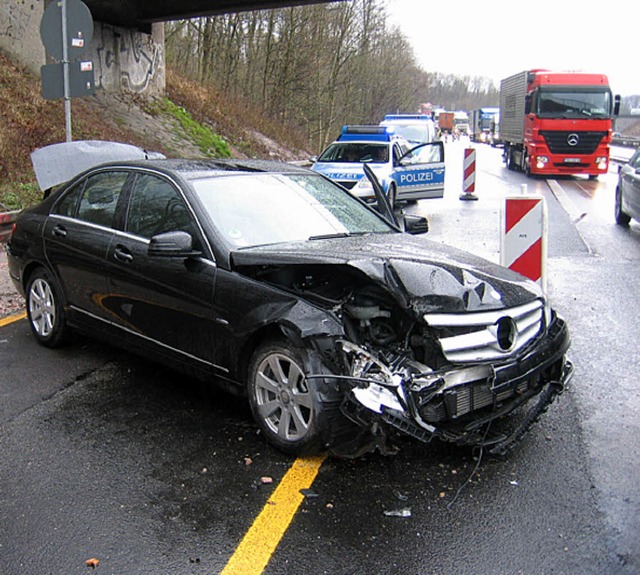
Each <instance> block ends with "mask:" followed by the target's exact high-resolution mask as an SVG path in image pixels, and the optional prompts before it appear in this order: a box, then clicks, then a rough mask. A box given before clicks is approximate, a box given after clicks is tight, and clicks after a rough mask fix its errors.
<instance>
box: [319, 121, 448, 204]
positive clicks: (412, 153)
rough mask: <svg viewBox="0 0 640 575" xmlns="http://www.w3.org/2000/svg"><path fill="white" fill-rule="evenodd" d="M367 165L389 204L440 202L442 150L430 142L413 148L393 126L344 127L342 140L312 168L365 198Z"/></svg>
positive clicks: (369, 190)
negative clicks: (438, 200) (417, 201)
mask: <svg viewBox="0 0 640 575" xmlns="http://www.w3.org/2000/svg"><path fill="white" fill-rule="evenodd" d="M364 164H368V165H369V167H370V168H371V169H372V170H373V172H374V174H375V176H376V177H377V179H378V180H379V182H380V184H381V185H382V188H383V190H384V192H385V194H386V196H387V199H388V201H389V203H390V204H391V206H392V207H393V206H395V204H396V202H400V201H403V202H404V201H416V200H422V199H426V198H441V197H442V196H443V195H444V146H443V144H442V142H431V143H428V144H420V145H418V146H415V147H412V146H411V144H410V143H409V142H408V141H407V140H406V139H405V138H402V137H401V136H398V135H397V134H395V132H394V131H393V129H392V128H391V127H385V126H343V127H342V131H341V133H340V137H339V138H338V139H337V140H336V141H335V142H333V143H332V144H330V145H329V147H328V148H327V149H326V150H325V151H324V152H322V154H320V156H319V157H318V159H317V160H316V161H315V163H314V164H313V166H312V168H311V169H312V170H314V171H315V172H319V173H321V174H323V175H325V176H327V177H328V178H330V179H331V180H333V181H335V182H337V183H339V184H341V185H342V186H344V187H345V188H347V189H348V190H351V192H352V193H353V194H354V195H355V196H357V197H359V198H361V199H363V200H365V201H374V200H375V192H374V190H373V187H372V185H371V182H370V181H369V179H368V178H366V177H363V176H364V170H363V165H364Z"/></svg>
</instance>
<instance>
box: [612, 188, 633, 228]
mask: <svg viewBox="0 0 640 575" xmlns="http://www.w3.org/2000/svg"><path fill="white" fill-rule="evenodd" d="M614 209H615V217H616V223H617V224H618V225H619V226H625V227H626V226H628V225H629V222H630V221H631V216H630V215H628V214H625V213H624V212H623V211H622V190H621V189H620V186H617V187H616V199H615V208H614Z"/></svg>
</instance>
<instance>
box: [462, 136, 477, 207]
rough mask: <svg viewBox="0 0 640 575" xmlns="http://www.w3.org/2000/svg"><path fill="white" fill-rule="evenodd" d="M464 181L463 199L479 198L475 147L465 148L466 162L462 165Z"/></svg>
mask: <svg viewBox="0 0 640 575" xmlns="http://www.w3.org/2000/svg"><path fill="white" fill-rule="evenodd" d="M462 167H463V170H462V173H463V181H462V192H463V193H462V194H461V195H460V199H461V200H477V199H478V196H476V195H475V193H474V192H475V191H476V151H475V148H465V149H464V163H463V165H462Z"/></svg>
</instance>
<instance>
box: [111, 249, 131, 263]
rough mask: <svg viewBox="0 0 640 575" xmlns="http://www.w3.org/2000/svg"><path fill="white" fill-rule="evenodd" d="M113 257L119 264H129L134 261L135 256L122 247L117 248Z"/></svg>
mask: <svg viewBox="0 0 640 575" xmlns="http://www.w3.org/2000/svg"><path fill="white" fill-rule="evenodd" d="M113 257H114V258H116V259H117V260H118V261H119V262H122V263H125V264H129V263H131V262H132V261H133V254H132V253H131V252H130V251H129V250H128V249H127V248H124V247H122V246H117V247H116V249H115V250H114V251H113Z"/></svg>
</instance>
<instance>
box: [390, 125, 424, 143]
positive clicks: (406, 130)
mask: <svg viewBox="0 0 640 575" xmlns="http://www.w3.org/2000/svg"><path fill="white" fill-rule="evenodd" d="M392 125H393V131H394V132H395V133H396V134H398V135H400V136H402V137H403V138H405V139H407V140H409V141H410V142H428V141H429V140H430V134H429V128H428V126H427V124H426V122H423V123H421V124H420V123H418V124H392Z"/></svg>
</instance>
